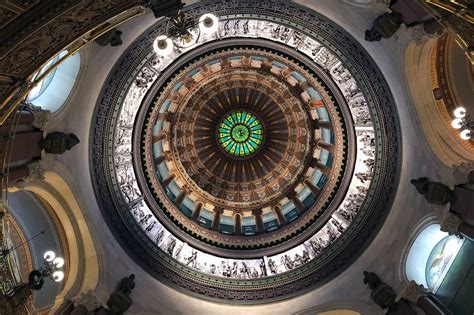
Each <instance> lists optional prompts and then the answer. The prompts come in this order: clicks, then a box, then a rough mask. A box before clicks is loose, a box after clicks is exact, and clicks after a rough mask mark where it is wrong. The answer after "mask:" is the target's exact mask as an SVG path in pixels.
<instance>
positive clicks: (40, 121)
mask: <svg viewBox="0 0 474 315" xmlns="http://www.w3.org/2000/svg"><path fill="white" fill-rule="evenodd" d="M25 109H26V110H27V111H29V112H31V113H32V114H33V117H34V118H33V122H32V123H31V126H33V127H35V128H38V129H40V130H44V129H45V127H46V124H47V123H48V121H49V118H50V117H51V112H50V111H49V110H44V109H42V108H41V107H40V106H36V105H33V104H31V103H25Z"/></svg>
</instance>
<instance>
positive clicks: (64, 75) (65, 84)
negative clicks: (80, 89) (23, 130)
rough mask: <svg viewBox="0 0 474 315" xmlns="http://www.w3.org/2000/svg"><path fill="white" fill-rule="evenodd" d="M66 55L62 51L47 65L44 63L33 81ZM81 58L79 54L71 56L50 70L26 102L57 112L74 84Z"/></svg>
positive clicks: (64, 51)
mask: <svg viewBox="0 0 474 315" xmlns="http://www.w3.org/2000/svg"><path fill="white" fill-rule="evenodd" d="M66 54H67V51H66V50H63V51H62V52H60V53H59V54H58V55H56V56H55V57H54V58H52V59H51V60H50V61H49V62H48V63H46V64H45V65H44V66H43V67H42V68H41V69H40V70H39V71H38V72H37V73H35V75H34V76H33V80H34V79H35V78H37V77H39V76H41V75H42V74H43V73H45V72H46V71H47V70H48V69H49V68H50V67H51V66H52V65H53V64H54V63H55V62H57V61H58V60H59V59H60V58H62V57H64V56H65V55H66ZM80 65H81V57H80V54H79V53H75V54H73V55H71V56H70V57H69V58H67V59H66V60H64V61H63V62H62V63H61V64H60V65H59V66H58V67H57V68H55V69H54V70H52V71H51V72H50V73H49V74H48V75H47V76H46V77H45V78H44V79H43V80H41V81H40V82H39V83H38V84H37V85H36V86H35V87H34V88H33V89H32V90H31V91H30V93H29V94H28V97H27V99H26V100H27V101H28V102H29V103H31V104H33V105H36V106H40V107H41V108H43V109H45V110H49V111H51V112H55V111H57V110H58V109H59V108H60V107H61V106H62V105H63V104H64V102H65V101H66V99H67V98H68V96H69V93H71V90H72V88H73V86H74V83H75V82H76V78H77V75H78V73H79V68H80Z"/></svg>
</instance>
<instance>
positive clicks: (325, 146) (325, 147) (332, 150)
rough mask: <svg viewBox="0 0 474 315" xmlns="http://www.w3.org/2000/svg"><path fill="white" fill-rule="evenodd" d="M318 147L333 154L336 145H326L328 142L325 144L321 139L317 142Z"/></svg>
mask: <svg viewBox="0 0 474 315" xmlns="http://www.w3.org/2000/svg"><path fill="white" fill-rule="evenodd" d="M316 145H317V146H318V148H323V149H325V150H327V151H329V152H331V153H333V152H334V145H333V144H330V143H326V142H323V141H322V140H321V139H319V140H318V141H317V142H316Z"/></svg>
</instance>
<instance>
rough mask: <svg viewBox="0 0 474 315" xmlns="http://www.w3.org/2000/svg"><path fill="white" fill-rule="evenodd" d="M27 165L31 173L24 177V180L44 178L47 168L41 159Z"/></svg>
mask: <svg viewBox="0 0 474 315" xmlns="http://www.w3.org/2000/svg"><path fill="white" fill-rule="evenodd" d="M26 166H27V167H28V170H29V171H30V173H29V175H28V176H27V177H25V178H24V179H23V181H24V182H32V181H39V180H44V178H45V177H44V173H45V169H44V166H43V163H41V161H38V162H31V163H28V164H26Z"/></svg>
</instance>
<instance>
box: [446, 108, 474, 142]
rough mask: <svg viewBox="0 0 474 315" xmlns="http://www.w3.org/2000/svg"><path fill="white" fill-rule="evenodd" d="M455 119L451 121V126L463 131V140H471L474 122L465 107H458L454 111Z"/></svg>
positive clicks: (461, 133) (461, 134) (461, 135)
mask: <svg viewBox="0 0 474 315" xmlns="http://www.w3.org/2000/svg"><path fill="white" fill-rule="evenodd" d="M454 117H455V118H454V119H453V120H452V121H451V126H452V127H453V128H454V129H462V130H461V131H460V133H459V135H460V137H461V139H463V140H469V139H471V136H472V132H473V130H474V121H471V120H470V118H469V115H467V112H466V109H465V108H464V107H458V108H456V109H455V110H454Z"/></svg>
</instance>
